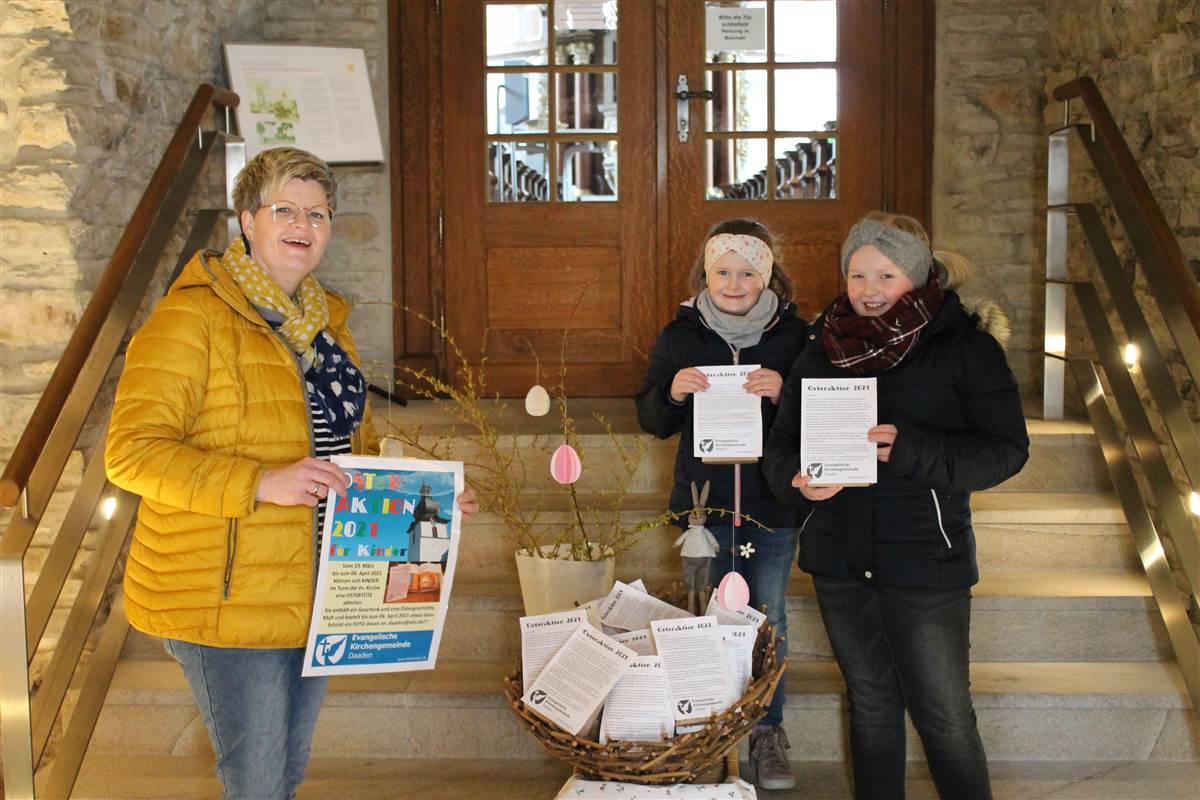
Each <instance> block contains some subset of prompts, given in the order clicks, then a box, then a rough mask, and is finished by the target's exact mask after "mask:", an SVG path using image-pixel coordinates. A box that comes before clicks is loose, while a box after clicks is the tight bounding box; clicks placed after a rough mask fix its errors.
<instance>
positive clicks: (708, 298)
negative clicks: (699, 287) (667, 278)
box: [696, 289, 779, 350]
mask: <svg viewBox="0 0 1200 800" xmlns="http://www.w3.org/2000/svg"><path fill="white" fill-rule="evenodd" d="M696 310H697V311H699V312H700V316H701V317H703V318H704V321H705V322H706V323H707V324H708V327H710V328H712V329H713V330H714V331H716V333H717V335H718V336H720V337H721V338H722V339H724V340H725V341H727V342H729V344H730V345H731V346H733V347H735V348H737V349H738V350H741V349H742V348H745V347H753V346H754V345H756V344H758V343H759V340H761V339H762V335H763V331H765V330H766V329H767V325H769V324H770V323H771V320H773V319H775V312H776V311H778V310H779V297H778V296H777V295H776V294H775V293H774V292H772V291H771V290H770V289H763V293H762V294H761V295H759V296H758V302H757V303H755V304H754V306H753V307H752V308H751V309H750V310H749V311H747V312H746V313H745V314H743V315H741V316H738V315H737V314H726V313H725V312H724V311H722V310H721V309H719V308H717V304H716V303H714V302H713V299H712V295H710V294H709V293H708V289H705V290H704V291H702V292H700V294H698V295H696Z"/></svg>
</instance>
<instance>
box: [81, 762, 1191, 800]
mask: <svg viewBox="0 0 1200 800" xmlns="http://www.w3.org/2000/svg"><path fill="white" fill-rule="evenodd" d="M792 766H793V769H795V771H796V777H797V788H796V789H794V790H792V791H786V792H779V791H776V792H771V793H770V794H769V795H766V794H764V797H770V798H772V800H776V799H777V800H800V798H805V799H806V800H846V799H847V798H850V797H852V796H853V795H852V794H851V791H850V783H849V779H848V777H847V772H846V765H845V763H844V762H842V761H796V762H793V765H792ZM988 766H989V769H990V771H991V778H992V791H993V795H994V797H995V798H996V800H1018V798H1020V799H1021V800H1027V798H1030V797H1055V798H1064V800H1070V799H1071V798H1075V800H1080V799H1083V800H1099V799H1100V798H1122V799H1123V800H1136V799H1138V798H1145V799H1146V800H1194V798H1195V796H1196V785H1197V782H1200V764H1196V763H1192V762H1171V761H1151V762H1145V761H1133V762H1129V761H1055V762H1047V761H995V760H993V761H992V762H991V763H990V764H989V765H988ZM569 774H570V770H569V768H568V767H566V766H565V765H562V764H559V763H557V762H551V761H541V760H535V759H526V760H522V761H504V760H498V759H497V760H479V761H463V760H453V759H440V760H416V759H403V758H392V759H378V758H369V759H351V758H314V759H313V760H312V761H311V763H310V764H309V767H308V773H307V775H306V776H305V781H304V783H303V785H301V787H300V790H299V792H298V797H299V800H370V799H371V798H396V797H420V798H422V800H463V798H470V799H471V800H475V799H476V798H478V799H479V800H483V798H486V799H487V800H541V799H546V800H548V799H549V798H553V797H554V796H555V794H556V793H557V791H558V789H559V788H560V787H561V786H562V784H563V783H564V782H566V780H567V777H568V775H569ZM906 784H907V785H906V796H907V797H909V798H911V799H912V800H927V799H928V800H933V799H934V798H937V796H938V795H937V792H936V790H935V789H934V787H933V785H932V781H931V780H930V778H929V771H928V769H926V768H925V765H924V764H910V765H909V768H908V775H907V780H906ZM219 794H220V785H219V784H218V783H217V779H216V778H215V777H214V776H213V769H212V761H211V759H209V758H207V757H203V756H148V757H142V756H105V757H97V756H89V757H88V758H87V759H86V760H85V761H84V763H83V768H82V769H81V770H80V775H79V781H78V783H77V784H76V791H75V795H74V796H75V797H86V798H89V799H90V800H202V799H207V798H212V797H216V796H217V795H219Z"/></svg>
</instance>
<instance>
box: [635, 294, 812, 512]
mask: <svg viewBox="0 0 1200 800" xmlns="http://www.w3.org/2000/svg"><path fill="white" fill-rule="evenodd" d="M807 329H808V325H807V324H806V323H805V322H804V321H803V320H801V319H800V318H799V317H797V316H796V311H795V307H794V306H792V304H790V303H780V308H779V311H778V312H777V313H776V315H775V318H774V319H773V320H772V321H771V322H770V323H769V324H768V326H767V329H766V330H765V331H764V332H763V337H762V340H761V341H759V343H758V344H756V345H754V346H753V347H747V348H744V349H743V350H741V351H740V352H737V353H735V352H734V350H733V348H732V347H730V346H729V344H728V343H727V342H726V341H725V340H724V339H722V338H721V336H720V335H719V334H717V333H716V332H715V331H713V330H712V329H711V328H709V327H708V325H706V324H705V322H704V320H703V318H702V317H701V316H700V312H699V311H697V310H696V309H695V308H694V307H692V306H691V305H681V306H680V307H679V313H678V314H677V315H676V317H675V320H674V321H673V322H671V324H669V325H667V327H666V328H664V329H663V332H662V333H660V334H659V335H658V339H657V341H655V343H654V353H653V355H652V356H651V358H650V369H649V370H647V372H646V380H645V383H644V384H643V385H642V390H641V392H639V393H638V395H637V398H636V401H637V410H638V422H639V424H641V426H642V430H644V431H646V432H647V433H652V434H654V435H655V436H657V437H658V438H660V439H667V438H669V437H671V436H674V435H675V434H677V433H678V434H679V451H678V452H677V453H676V455H675V486H674V488H673V489H672V490H671V506H670V507H671V511H674V512H687V511H688V509H690V508H691V507H692V495H691V488H690V487H691V481H695V482H696V485H697V486H701V485H703V484H704V482H705V481H711V482H712V489H711V490H710V492H709V497H708V502H707V506H708V507H709V508H725V509H730V510H732V509H733V474H734V469H733V466H732V465H730V464H705V463H703V462H702V461H700V459H698V458H695V457H693V456H692V398H691V397H690V396H689V397H688V398H687V399H686V400H685V401H684V402H683V403H682V404H680V403H675V402H674V401H672V400H671V397H670V389H671V381H672V380H674V378H675V373H677V372H679V370H681V369H684V368H685V367H704V366H723V365H727V364H735V363H736V364H758V365H760V366H763V367H767V368H768V369H773V370H775V371H776V372H778V373H779V374H780V375H782V376H783V378H784V380H787V375H788V368H789V367H791V364H792V362H793V361H794V360H795V358H796V355H797V354H798V353H799V352H800V349H801V347H803V344H804V335H805V333H806V331H807ZM776 410H777V407H776V405H775V404H774V403H772V402H771V401H770V400H768V399H766V398H763V401H762V415H763V433H764V435H765V433H766V432H767V431H769V430H770V429H771V423H772V422H773V421H774V419H775V412H776ZM760 464H761V462H760ZM760 464H743V465H742V470H741V472H742V513H743V514H748V515H749V516H751V517H752V518H754V519H755V520H756V521H758V522H761V523H762V524H763V525H765V526H767V527H769V528H790V527H794V526H795V524H796V513H795V511H793V510H792V509H791V508H788V507H787V506H785V505H783V504H782V503H780V502H779V501H778V500H776V499H775V497H774V496H773V495H772V494H771V490H770V488H769V487H768V486H767V482H766V480H765V479H764V478H763V474H762V469H761V466H760ZM677 522H678V524H679V525H680V526H681V527H685V526H686V525H687V517H686V513H685V514H684V515H683V516H681V517H680V518H679V519H678V520H677ZM708 523H709V524H710V525H728V524H729V523H730V517H728V516H725V517H724V518H721V517H713V516H711V515H710V517H709V520H708Z"/></svg>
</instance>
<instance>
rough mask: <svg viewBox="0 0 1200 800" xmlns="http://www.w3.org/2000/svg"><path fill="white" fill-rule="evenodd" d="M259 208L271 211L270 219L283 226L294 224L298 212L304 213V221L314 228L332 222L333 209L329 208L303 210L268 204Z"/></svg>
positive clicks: (282, 204) (286, 204)
mask: <svg viewBox="0 0 1200 800" xmlns="http://www.w3.org/2000/svg"><path fill="white" fill-rule="evenodd" d="M259 208H269V209H271V219H273V220H275V222H278V223H282V224H284V225H291V224H292V223H293V222H295V221H296V217H297V216H299V214H300V212H304V219H305V220H307V221H308V224H309V225H311V226H312V227H314V228H323V227H325V226H326V225H328V224H329V223H330V222H332V221H333V209H332V208H330V207H329V206H312V207H311V208H304V207H303V206H297V205H293V204H292V203H269V204H267V205H262V206H259Z"/></svg>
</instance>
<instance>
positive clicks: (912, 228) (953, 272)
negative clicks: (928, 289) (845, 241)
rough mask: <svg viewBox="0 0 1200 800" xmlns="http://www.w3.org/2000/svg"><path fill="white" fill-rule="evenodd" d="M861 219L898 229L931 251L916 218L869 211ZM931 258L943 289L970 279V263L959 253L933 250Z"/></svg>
mask: <svg viewBox="0 0 1200 800" xmlns="http://www.w3.org/2000/svg"><path fill="white" fill-rule="evenodd" d="M863 219H873V220H875V221H876V222H881V223H883V224H884V225H890V226H892V227H893V228H898V229H900V230H902V231H904V232H905V233H910V234H912V235H913V236H916V237H917V238H918V239H920V240H921V241H922V242H924V243H925V245H926V246H927V247H930V248H931V249H932V247H931V245H930V242H929V234H928V233H926V232H925V226H924V225H922V224H921V221H920V220H918V219H917V218H916V217H910V216H908V215H907V214H896V213H894V212H891V211H870V212H868V213H867V214H865V215H864V216H863ZM933 258H934V261H935V266H937V267H939V268H938V270H937V271H938V278H939V279H940V280H941V282H942V288H943V289H953V288H955V287H957V286H962V285H963V284H964V283H966V282H967V280H968V279H969V278H970V277H971V262H970V261H968V260H967V257H966V256H964V255H962V254H961V253H956V252H954V251H953V250H933Z"/></svg>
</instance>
